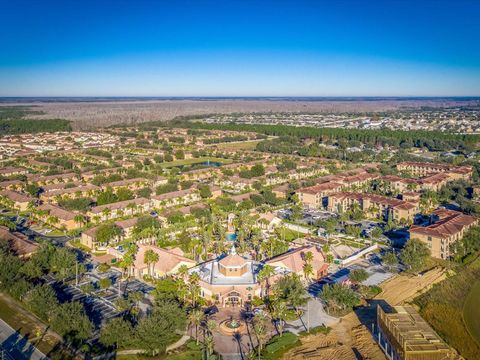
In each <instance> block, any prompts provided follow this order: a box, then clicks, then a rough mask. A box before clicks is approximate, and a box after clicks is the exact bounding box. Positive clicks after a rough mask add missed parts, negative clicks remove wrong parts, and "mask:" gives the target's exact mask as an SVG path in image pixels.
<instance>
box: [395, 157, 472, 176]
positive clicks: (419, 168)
mask: <svg viewBox="0 0 480 360" xmlns="http://www.w3.org/2000/svg"><path fill="white" fill-rule="evenodd" d="M397 170H399V171H407V172H409V173H411V174H412V175H414V176H426V175H428V174H433V173H451V174H452V177H454V178H455V180H457V179H464V180H468V179H469V178H471V177H472V174H473V168H472V167H471V166H455V165H450V164H436V163H425V162H416V161H405V162H401V163H399V164H397Z"/></svg>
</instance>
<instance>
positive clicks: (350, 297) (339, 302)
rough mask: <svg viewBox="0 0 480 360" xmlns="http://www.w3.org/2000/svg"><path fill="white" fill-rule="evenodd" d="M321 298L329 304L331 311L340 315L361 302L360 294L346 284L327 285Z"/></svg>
mask: <svg viewBox="0 0 480 360" xmlns="http://www.w3.org/2000/svg"><path fill="white" fill-rule="evenodd" d="M320 298H321V299H322V300H324V301H325V302H326V303H327V306H328V308H329V310H331V311H333V312H334V313H338V314H344V313H345V312H348V311H350V310H351V309H352V308H353V307H354V306H356V305H358V304H359V302H360V297H359V296H358V294H357V293H356V292H355V291H353V290H352V289H351V288H350V287H349V286H348V285H345V284H333V285H325V286H324V287H323V289H322V292H321V293H320Z"/></svg>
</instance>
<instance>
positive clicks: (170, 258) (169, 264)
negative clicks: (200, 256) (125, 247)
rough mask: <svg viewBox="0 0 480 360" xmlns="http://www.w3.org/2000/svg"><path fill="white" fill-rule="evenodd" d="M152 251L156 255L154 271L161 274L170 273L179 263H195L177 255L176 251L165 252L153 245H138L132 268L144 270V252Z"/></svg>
mask: <svg viewBox="0 0 480 360" xmlns="http://www.w3.org/2000/svg"><path fill="white" fill-rule="evenodd" d="M147 250H152V251H154V252H155V253H156V254H158V261H157V262H156V263H155V264H154V269H155V270H158V271H159V272H161V273H169V272H171V271H172V270H173V269H174V268H175V267H176V266H177V265H178V264H180V263H181V262H187V263H190V264H192V266H193V265H195V261H193V260H191V259H188V258H186V257H184V256H182V255H179V253H178V251H172V250H165V249H162V248H159V247H158V246H154V245H138V252H137V254H136V256H135V262H134V266H135V268H136V269H145V268H146V267H147V265H146V264H145V261H144V260H145V252H146V251H147Z"/></svg>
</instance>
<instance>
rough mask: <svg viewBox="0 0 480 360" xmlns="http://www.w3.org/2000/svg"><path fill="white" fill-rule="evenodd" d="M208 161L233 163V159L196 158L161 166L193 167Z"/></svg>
mask: <svg viewBox="0 0 480 360" xmlns="http://www.w3.org/2000/svg"><path fill="white" fill-rule="evenodd" d="M206 161H211V162H219V163H222V164H230V163H231V162H232V160H231V159H221V158H215V157H201V158H195V159H184V160H174V161H170V162H164V163H161V164H160V166H161V167H163V168H172V167H176V166H185V165H193V164H201V163H204V162H206Z"/></svg>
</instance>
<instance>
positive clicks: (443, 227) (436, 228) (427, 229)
mask: <svg viewBox="0 0 480 360" xmlns="http://www.w3.org/2000/svg"><path fill="white" fill-rule="evenodd" d="M433 215H437V216H438V218H439V219H440V220H439V221H437V222H435V223H433V224H431V225H428V226H418V225H414V226H412V227H410V233H413V234H415V233H417V234H423V235H427V236H434V237H439V238H445V237H450V236H452V235H455V234H457V233H459V232H460V231H462V229H463V228H464V227H469V226H471V225H473V224H475V223H477V221H478V219H477V218H475V217H473V216H470V215H465V214H464V213H461V212H459V211H453V210H447V209H437V210H435V211H434V212H433Z"/></svg>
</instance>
